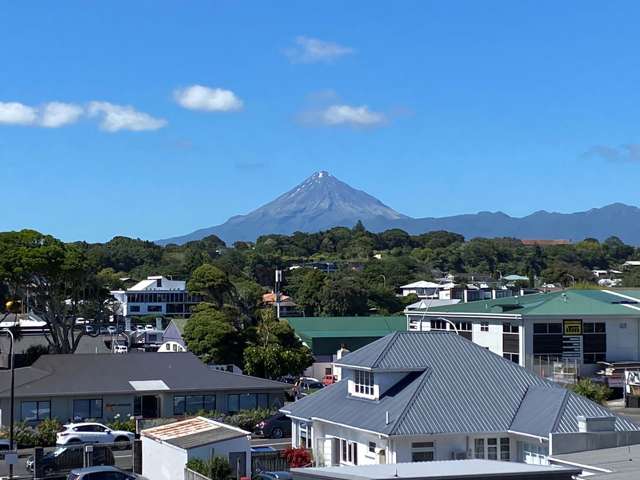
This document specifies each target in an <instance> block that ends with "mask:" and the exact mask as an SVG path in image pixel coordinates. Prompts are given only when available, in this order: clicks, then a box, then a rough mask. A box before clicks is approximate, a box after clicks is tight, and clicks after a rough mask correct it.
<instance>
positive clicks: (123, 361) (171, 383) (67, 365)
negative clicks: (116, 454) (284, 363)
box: [0, 352, 291, 426]
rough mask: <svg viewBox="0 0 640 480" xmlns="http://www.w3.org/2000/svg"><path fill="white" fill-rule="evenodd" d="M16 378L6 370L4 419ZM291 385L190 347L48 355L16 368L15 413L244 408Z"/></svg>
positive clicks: (31, 418) (276, 399)
mask: <svg viewBox="0 0 640 480" xmlns="http://www.w3.org/2000/svg"><path fill="white" fill-rule="evenodd" d="M10 379H11V376H10V372H8V371H6V370H3V371H0V426H6V425H8V424H9V412H10ZM290 387H291V386H290V385H287V384H283V383H279V382H274V381H271V380H265V379H262V378H256V377H249V376H245V375H236V374H233V373H227V372H221V371H218V370H214V369H211V368H209V367H207V366H206V365H204V364H203V363H202V362H201V361H200V360H199V359H198V358H197V357H196V356H195V355H193V354H191V353H188V352H185V353H129V354H126V355H113V354H74V355H43V356H41V357H40V358H39V359H38V360H36V362H35V363H34V364H33V365H32V366H30V367H23V368H18V369H16V371H15V415H14V417H15V420H16V421H26V422H29V423H32V424H35V423H38V422H39V421H40V420H44V419H47V418H57V419H59V420H60V421H62V422H66V421H70V420H72V421H73V420H84V419H96V420H100V421H109V420H111V419H113V418H114V417H115V416H116V415H120V416H122V417H128V416H131V415H136V416H138V415H141V416H143V417H145V418H156V417H173V416H180V415H185V414H195V413H196V412H198V411H200V410H208V411H211V410H216V411H218V412H237V411H240V410H245V409H250V408H257V407H262V408H267V407H270V406H280V405H282V404H283V402H284V393H285V391H287V390H288V389H289V388H290Z"/></svg>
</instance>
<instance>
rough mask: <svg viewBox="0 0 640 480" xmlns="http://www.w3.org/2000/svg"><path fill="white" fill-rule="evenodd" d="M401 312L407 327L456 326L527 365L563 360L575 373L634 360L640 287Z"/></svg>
mask: <svg viewBox="0 0 640 480" xmlns="http://www.w3.org/2000/svg"><path fill="white" fill-rule="evenodd" d="M405 314H406V317H407V328H408V329H409V330H410V331H432V330H445V331H455V330H457V331H458V333H459V334H460V335H463V336H464V337H466V338H467V339H469V340H471V341H473V342H474V343H477V344H478V345H481V346H483V347H485V348H488V349H489V350H491V351H492V352H494V353H496V354H498V355H501V356H503V357H505V358H508V359H509V360H512V361H513V362H515V363H518V364H520V365H523V366H527V367H529V368H533V369H540V368H551V367H547V366H549V365H552V364H553V363H554V362H564V364H565V365H566V366H567V368H569V366H574V367H575V371H576V374H578V375H590V374H592V373H594V372H595V370H596V369H597V362H600V361H605V360H606V361H611V362H616V361H638V360H640V291H636V290H622V289H621V290H617V289H616V290H613V289H605V290H567V291H562V292H553V293H539V294H535V295H525V296H518V297H510V298H503V299H496V300H488V301H479V302H473V303H467V304H457V305H450V306H437V307H433V308H428V309H427V308H425V309H422V310H419V309H413V310H407V311H405ZM454 327H455V328H454ZM541 366H543V367H541ZM546 373H548V372H546ZM546 373H545V375H546Z"/></svg>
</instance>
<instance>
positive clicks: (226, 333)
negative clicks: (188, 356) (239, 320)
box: [183, 303, 244, 365]
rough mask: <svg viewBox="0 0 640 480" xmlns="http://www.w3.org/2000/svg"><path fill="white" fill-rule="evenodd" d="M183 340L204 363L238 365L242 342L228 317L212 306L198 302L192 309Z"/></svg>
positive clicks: (240, 336)
mask: <svg viewBox="0 0 640 480" xmlns="http://www.w3.org/2000/svg"><path fill="white" fill-rule="evenodd" d="M183 338H184V341H185V342H186V344H187V347H188V349H189V350H190V351H191V352H193V353H194V354H195V355H197V356H198V357H200V359H201V360H202V361H203V362H204V363H213V364H227V363H233V364H235V365H241V360H242V350H243V348H244V339H243V337H242V335H241V334H240V333H239V332H238V330H237V329H236V328H235V327H234V326H233V324H232V323H231V321H230V319H229V317H228V316H227V315H225V314H224V313H223V312H221V311H220V310H218V309H217V308H215V307H214V306H213V305H211V304H207V303H201V304H199V305H198V306H197V307H196V308H195V309H194V311H193V314H192V315H191V317H190V318H189V320H187V323H186V325H185V327H184V334H183Z"/></svg>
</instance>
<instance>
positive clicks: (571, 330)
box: [564, 320, 582, 335]
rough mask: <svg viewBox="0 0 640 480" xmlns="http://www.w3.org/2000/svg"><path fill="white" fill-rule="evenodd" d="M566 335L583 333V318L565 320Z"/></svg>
mask: <svg viewBox="0 0 640 480" xmlns="http://www.w3.org/2000/svg"><path fill="white" fill-rule="evenodd" d="M564 334H565V335H582V320H565V321H564Z"/></svg>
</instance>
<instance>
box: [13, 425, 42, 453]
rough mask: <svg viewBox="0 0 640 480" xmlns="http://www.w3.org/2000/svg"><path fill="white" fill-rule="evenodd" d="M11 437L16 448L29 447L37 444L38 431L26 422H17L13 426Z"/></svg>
mask: <svg viewBox="0 0 640 480" xmlns="http://www.w3.org/2000/svg"><path fill="white" fill-rule="evenodd" d="M13 439H14V441H15V442H16V443H17V444H18V448H31V447H36V446H38V443H39V438H38V432H37V431H36V430H35V429H34V428H33V427H32V426H30V425H29V424H28V423H26V422H18V423H16V424H15V425H14V427H13Z"/></svg>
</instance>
